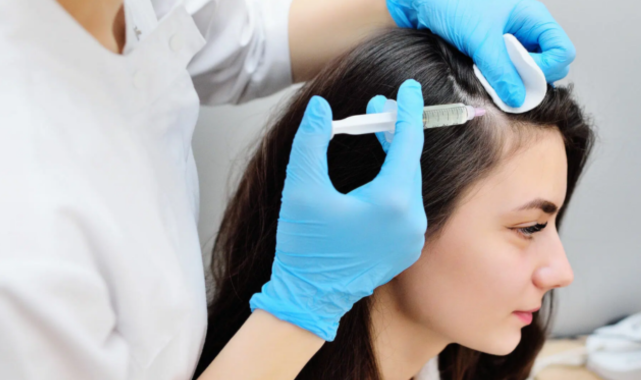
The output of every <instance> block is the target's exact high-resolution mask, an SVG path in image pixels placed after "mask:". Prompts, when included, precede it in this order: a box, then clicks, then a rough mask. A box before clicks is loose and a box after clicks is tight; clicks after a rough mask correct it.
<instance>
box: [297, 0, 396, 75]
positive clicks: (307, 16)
mask: <svg viewBox="0 0 641 380" xmlns="http://www.w3.org/2000/svg"><path fill="white" fill-rule="evenodd" d="M393 27H396V24H395V23H394V20H393V19H392V17H391V16H390V12H389V11H388V10H387V5H386V4H385V0H323V1H318V0H293V1H292V5H291V8H290V10H289V50H290V57H291V65H292V76H293V79H294V82H302V81H306V80H308V79H311V78H312V77H314V76H315V75H316V74H317V73H318V72H319V71H320V69H321V68H322V67H323V66H324V65H325V64H326V63H327V62H328V61H330V60H331V59H333V58H334V57H336V56H338V55H340V54H341V53H343V52H345V51H347V50H348V49H349V48H351V47H353V46H354V45H356V44H357V43H358V42H359V41H361V40H362V39H364V38H365V37H368V36H371V35H372V34H374V33H376V32H379V31H381V30H382V29H386V28H393Z"/></svg>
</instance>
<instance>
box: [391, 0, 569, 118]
mask: <svg viewBox="0 0 641 380" xmlns="http://www.w3.org/2000/svg"><path fill="white" fill-rule="evenodd" d="M387 8H388V10H389V11H390V14H391V15H392V18H393V19H394V21H396V24H397V25H398V26H400V27H404V28H419V29H422V28H427V29H430V30H431V31H432V32H433V33H434V34H436V35H438V36H440V37H442V38H443V39H445V40H446V41H448V42H449V43H451V44H452V45H454V46H456V47H457V48H458V49H459V50H460V51H462V52H463V53H465V54H467V55H468V56H469V57H471V58H472V59H473V60H474V63H476V65H477V66H478V68H479V69H480V70H481V72H482V73H483V75H484V76H485V78H487V80H488V82H489V83H490V85H491V86H492V87H493V88H494V90H496V92H497V94H498V95H499V96H500V97H501V99H502V100H503V101H504V102H505V103H506V104H508V105H509V106H512V107H519V106H521V105H522V104H523V101H524V100H525V87H524V86H523V82H522V81H521V77H520V76H519V74H518V73H517V71H516V69H515V68H514V65H513V64H512V62H511V61H510V58H509V56H508V53H507V49H506V48H505V43H504V41H503V37H502V36H503V34H505V33H510V34H513V35H514V36H515V37H516V38H517V39H518V40H519V41H520V42H521V43H522V44H523V46H525V48H526V49H528V51H530V52H532V53H531V55H532V57H533V58H534V61H535V62H536V63H537V64H538V65H539V67H540V68H541V70H543V73H544V74H545V78H546V79H547V81H548V82H549V83H553V82H554V81H557V80H559V79H562V78H564V77H565V76H566V75H567V74H568V72H569V70H570V63H572V61H574V58H575V56H576V50H575V48H574V45H573V44H572V41H570V38H569V37H568V36H567V34H566V33H565V31H563V29H562V28H561V26H560V25H559V24H558V23H557V22H556V21H555V20H554V18H553V17H552V15H550V12H548V10H547V9H546V8H545V5H543V4H542V3H540V2H538V1H536V0H387Z"/></svg>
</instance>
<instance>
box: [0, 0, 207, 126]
mask: <svg viewBox="0 0 641 380" xmlns="http://www.w3.org/2000/svg"><path fill="white" fill-rule="evenodd" d="M146 2H148V0H147V1H146ZM2 3H3V4H1V5H0V29H3V34H4V35H7V36H10V38H9V39H5V40H4V41H0V44H2V43H10V44H20V45H21V49H12V50H13V51H23V52H26V53H28V54H30V57H32V58H33V59H36V60H42V61H43V62H47V64H52V63H57V64H58V65H59V69H62V70H71V71H73V74H74V75H75V76H77V77H79V78H82V79H83V80H88V81H99V82H101V85H102V86H104V83H108V85H109V88H110V91H109V93H110V95H111V96H113V97H114V99H113V101H115V102H119V101H120V102H121V103H122V104H118V109H120V110H123V112H127V113H137V112H138V111H140V110H141V109H143V108H145V107H146V106H147V105H148V104H150V103H151V102H153V101H154V100H155V99H157V98H158V97H159V96H160V95H161V94H162V93H163V91H165V90H167V89H168V88H169V87H170V85H171V84H172V83H173V82H174V81H175V80H176V76H177V75H181V73H183V72H184V69H185V68H186V67H187V64H188V63H189V61H190V60H191V59H192V57H193V56H194V55H195V54H196V53H197V52H198V51H199V50H200V49H202V47H203V46H204V45H205V40H204V38H203V37H202V35H201V34H200V31H199V30H198V28H197V27H196V25H195V23H194V21H193V19H192V17H191V15H189V13H187V11H186V9H185V7H184V5H183V3H182V2H178V3H176V5H175V7H174V8H173V10H171V11H170V12H169V13H168V14H167V15H166V16H165V17H164V18H163V19H162V20H160V22H158V23H157V26H155V25H153V21H151V20H152V19H151V17H155V16H154V15H152V14H149V12H153V8H151V7H148V8H149V9H145V7H142V6H140V5H138V6H134V7H132V8H131V9H132V11H133V12H135V13H136V14H135V15H134V17H133V18H134V19H135V20H145V25H144V28H145V29H147V30H149V29H151V30H149V31H145V36H144V38H142V39H141V40H140V41H139V43H138V44H137V46H136V47H135V48H134V49H133V50H132V51H130V52H128V53H127V54H125V55H119V54H114V53H112V52H110V51H109V50H107V49H105V48H104V47H103V46H102V45H100V44H99V43H98V42H97V41H96V40H95V39H94V38H93V36H91V35H90V34H89V33H88V32H87V31H86V30H85V29H84V28H82V27H81V26H80V25H79V24H78V23H77V22H76V21H75V19H73V18H72V17H71V16H70V15H69V14H68V13H67V12H66V11H65V10H64V9H63V8H62V7H61V6H60V5H59V4H58V3H57V2H56V1H52V0H19V1H10V2H8V3H7V2H2ZM135 3H137V2H136V1H133V2H131V1H128V4H135ZM154 28H155V29H154ZM0 47H1V45H0ZM132 93H133V94H134V95H133V96H132Z"/></svg>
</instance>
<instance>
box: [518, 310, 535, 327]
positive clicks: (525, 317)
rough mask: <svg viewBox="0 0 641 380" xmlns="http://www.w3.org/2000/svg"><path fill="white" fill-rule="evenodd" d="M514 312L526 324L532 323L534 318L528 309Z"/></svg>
mask: <svg viewBox="0 0 641 380" xmlns="http://www.w3.org/2000/svg"><path fill="white" fill-rule="evenodd" d="M513 314H514V315H516V316H517V317H519V319H520V320H521V321H523V322H524V323H525V324H526V325H529V324H530V323H532V318H533V317H532V313H529V312H526V311H515V312H514V313H513Z"/></svg>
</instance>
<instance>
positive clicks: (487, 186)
mask: <svg viewBox="0 0 641 380" xmlns="http://www.w3.org/2000/svg"><path fill="white" fill-rule="evenodd" d="M526 133H527V132H526ZM529 134H530V135H529V136H527V137H525V136H523V135H520V136H512V137H507V139H508V140H507V141H505V144H504V146H505V149H504V152H503V157H502V158H501V160H500V162H499V164H498V165H497V166H496V168H494V169H493V170H492V171H491V172H490V173H489V174H488V175H487V176H486V177H485V178H483V179H481V180H479V182H478V183H476V184H475V185H473V186H472V187H471V188H470V190H469V191H468V192H467V194H466V196H464V198H463V201H462V202H461V204H460V206H463V205H465V204H468V203H478V204H481V205H485V206H486V207H485V208H491V209H493V210H495V211H499V212H500V211H506V212H507V211H510V210H513V209H515V208H518V207H520V206H522V205H523V204H525V203H527V202H530V201H532V200H534V199H537V198H542V199H546V200H549V201H551V202H553V203H554V204H556V205H557V206H559V207H560V206H561V205H562V204H563V202H564V200H565V194H566V189H567V156H566V153H565V144H564V142H563V138H562V136H561V134H560V132H559V131H558V130H557V129H556V128H547V129H538V130H536V131H532V130H530V131H529ZM515 139H516V140H519V141H514V140H515ZM509 140H512V141H509Z"/></svg>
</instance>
